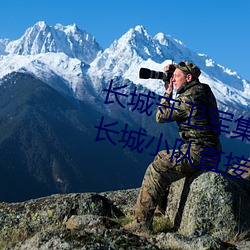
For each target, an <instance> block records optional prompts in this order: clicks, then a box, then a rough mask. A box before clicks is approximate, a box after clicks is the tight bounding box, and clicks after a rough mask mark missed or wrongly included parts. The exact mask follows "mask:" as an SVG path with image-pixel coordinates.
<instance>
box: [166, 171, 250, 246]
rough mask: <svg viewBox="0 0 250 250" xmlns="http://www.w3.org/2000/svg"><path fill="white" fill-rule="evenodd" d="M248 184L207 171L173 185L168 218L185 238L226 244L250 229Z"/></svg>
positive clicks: (169, 196) (167, 213)
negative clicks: (212, 239) (213, 239)
mask: <svg viewBox="0 0 250 250" xmlns="http://www.w3.org/2000/svg"><path fill="white" fill-rule="evenodd" d="M249 194H250V192H249V182H247V181H244V180H240V179H238V178H232V177H225V176H222V175H221V174H218V173H213V172H205V173H201V174H200V175H198V176H193V177H191V178H184V179H181V180H179V181H177V182H175V183H173V184H172V185H171V187H170V190H169V195H168V201H167V202H168V205H167V209H166V215H167V216H168V218H169V219H170V221H171V222H172V223H173V224H174V225H175V226H176V228H178V232H179V233H181V234H183V235H187V236H190V235H204V234H210V235H213V236H215V237H219V238H220V239H222V240H224V241H228V240H230V238H232V237H234V236H235V235H236V234H238V233H240V232H244V231H248V230H249V229H250V217H249V211H250V202H249V199H250V196H249Z"/></svg>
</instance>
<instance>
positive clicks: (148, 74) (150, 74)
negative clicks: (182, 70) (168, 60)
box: [139, 64, 175, 82]
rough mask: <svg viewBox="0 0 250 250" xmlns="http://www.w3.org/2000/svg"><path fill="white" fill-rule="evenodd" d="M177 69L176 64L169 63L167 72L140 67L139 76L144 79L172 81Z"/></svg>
mask: <svg viewBox="0 0 250 250" xmlns="http://www.w3.org/2000/svg"><path fill="white" fill-rule="evenodd" d="M174 71H175V66H174V65H173V64H171V65H169V70H168V71H167V72H160V71H154V70H150V69H147V68H140V71H139V77H140V78H142V79H149V78H152V79H162V80H167V81H168V82H169V81H170V78H171V77H172V76H173V73H174Z"/></svg>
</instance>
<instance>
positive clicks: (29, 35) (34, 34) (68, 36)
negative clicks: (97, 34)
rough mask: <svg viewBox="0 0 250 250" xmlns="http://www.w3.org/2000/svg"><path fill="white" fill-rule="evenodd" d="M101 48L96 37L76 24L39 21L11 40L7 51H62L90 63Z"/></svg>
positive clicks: (20, 53) (22, 52)
mask: <svg viewBox="0 0 250 250" xmlns="http://www.w3.org/2000/svg"><path fill="white" fill-rule="evenodd" d="M101 50H102V48H101V47H100V45H99V44H98V43H97V42H96V41H95V39H94V37H93V36H92V35H91V34H88V33H87V32H86V31H84V30H81V29H79V28H78V27H77V25H76V24H73V25H68V26H63V25H61V24H56V25H55V26H49V25H47V24H46V22H44V21H39V22H37V23H36V24H35V25H34V26H33V27H30V28H28V29H27V30H26V31H25V33H24V35H23V36H22V37H21V38H20V39H18V40H16V41H12V42H9V44H8V45H7V46H6V51H5V52H8V53H9V54H18V55H36V54H40V53H47V52H55V53H57V52H62V53H65V54H66V55H67V56H69V57H72V58H78V59H79V60H81V61H83V62H85V63H90V62H91V61H93V59H94V58H95V57H96V55H97V54H98V52H100V51H101Z"/></svg>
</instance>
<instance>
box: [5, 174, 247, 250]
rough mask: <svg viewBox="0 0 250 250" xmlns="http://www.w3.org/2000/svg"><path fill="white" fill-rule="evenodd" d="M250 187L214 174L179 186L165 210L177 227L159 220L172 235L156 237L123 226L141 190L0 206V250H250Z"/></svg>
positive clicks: (183, 181) (162, 233) (164, 233)
mask: <svg viewBox="0 0 250 250" xmlns="http://www.w3.org/2000/svg"><path fill="white" fill-rule="evenodd" d="M249 185H250V182H248V181H245V180H241V179H239V178H235V177H228V176H227V177H225V176H222V175H220V174H216V173H213V172H200V173H197V174H196V175H194V176H192V177H188V178H183V179H181V180H179V181H176V182H175V183H173V184H172V185H171V187H170V189H169V194H168V197H167V208H166V216H167V217H168V218H169V220H170V222H171V223H172V224H173V225H174V226H175V227H174V228H172V231H171V232H170V230H171V223H168V224H167V225H166V224H165V222H166V221H167V219H166V218H165V217H162V216H161V215H158V216H159V217H155V220H154V223H158V224H157V226H159V227H158V228H159V229H160V228H161V225H160V224H161V223H162V225H163V226H164V228H165V229H166V228H167V230H169V231H164V230H162V231H160V230H155V232H157V233H155V234H153V235H135V234H131V233H129V232H127V231H125V230H124V229H123V228H122V226H121V225H120V224H119V223H122V220H124V219H125V220H126V219H129V218H124V215H127V216H130V215H131V212H132V210H133V208H134V205H135V202H136V199H137V195H138V192H139V189H131V190H118V191H112V192H103V193H100V194H96V193H84V194H65V195H52V196H49V197H44V198H40V199H34V200H30V201H26V202H20V203H0V249H4V250H10V249H11V250H13V249H14V250H17V249H18V250H19V249H32V250H36V249H37V250H38V249H39V250H40V249H51V250H56V249H113V250H116V249H119V250H120V249H161V250H168V249H184V250H185V249H198V250H203V249H231V250H234V249H250V248H249V241H247V239H248V238H249V233H248V232H250V231H249V229H250V216H248V214H249V211H250V210H249V209H250V202H249V198H250V197H249V196H250V186H249ZM158 219H159V220H158ZM163 219H164V220H163ZM167 222H168V221H167ZM153 225H155V224H153ZM165 226H166V227H165ZM155 229H156V228H155ZM173 229H174V230H175V231H174V232H173ZM158 231H159V232H158Z"/></svg>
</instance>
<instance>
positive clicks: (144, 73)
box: [139, 68, 167, 79]
mask: <svg viewBox="0 0 250 250" xmlns="http://www.w3.org/2000/svg"><path fill="white" fill-rule="evenodd" d="M139 77H140V78H142V79H149V78H152V79H167V74H166V73H165V72H160V71H154V70H150V69H147V68H140V72H139Z"/></svg>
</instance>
